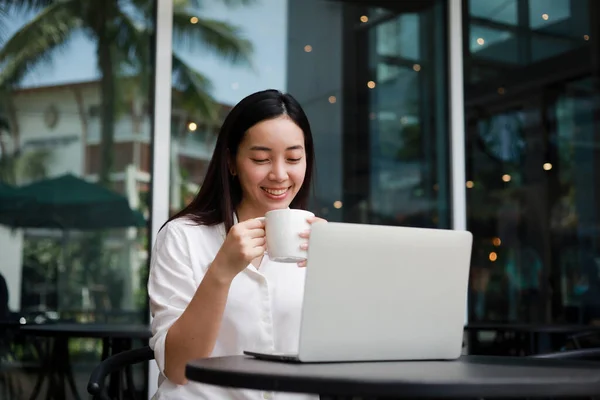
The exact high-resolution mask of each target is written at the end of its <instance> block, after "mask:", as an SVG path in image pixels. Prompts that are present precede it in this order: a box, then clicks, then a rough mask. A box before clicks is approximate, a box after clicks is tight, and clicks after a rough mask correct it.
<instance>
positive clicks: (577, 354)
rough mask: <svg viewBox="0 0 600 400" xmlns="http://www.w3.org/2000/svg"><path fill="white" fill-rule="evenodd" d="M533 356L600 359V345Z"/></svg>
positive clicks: (562, 358)
mask: <svg viewBox="0 0 600 400" xmlns="http://www.w3.org/2000/svg"><path fill="white" fill-rule="evenodd" d="M529 357H532V358H555V359H560V360H582V361H600V347H594V348H589V349H575V350H564V351H556V352H553V353H542V354H534V355H531V356H529Z"/></svg>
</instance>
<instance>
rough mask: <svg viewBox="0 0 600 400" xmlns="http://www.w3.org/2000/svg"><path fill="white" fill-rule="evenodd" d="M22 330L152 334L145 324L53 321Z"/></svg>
mask: <svg viewBox="0 0 600 400" xmlns="http://www.w3.org/2000/svg"><path fill="white" fill-rule="evenodd" d="M21 331H24V332H30V333H32V334H36V335H40V336H69V337H86V338H130V339H148V338H150V337H151V336H152V332H151V330H150V326H148V325H144V324H130V325H125V324H97V323H92V324H85V323H83V324H77V323H60V322H59V323H51V324H39V325H31V324H28V325H22V326H21Z"/></svg>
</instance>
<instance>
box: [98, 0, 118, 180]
mask: <svg viewBox="0 0 600 400" xmlns="http://www.w3.org/2000/svg"><path fill="white" fill-rule="evenodd" d="M110 9H111V7H110V6H108V7H105V8H104V9H103V11H102V12H101V13H102V15H100V16H99V19H100V21H102V22H101V23H99V24H98V30H97V34H98V68H99V70H100V73H101V74H102V76H101V78H100V93H101V97H102V100H101V112H100V118H101V119H100V131H101V136H100V138H101V142H100V157H101V164H100V176H99V181H100V184H102V185H105V186H108V184H109V182H110V173H111V172H112V168H113V163H114V157H113V144H114V130H115V74H114V68H113V58H112V53H111V41H112V39H111V37H112V35H111V32H110V30H109V29H108V23H109V21H110Z"/></svg>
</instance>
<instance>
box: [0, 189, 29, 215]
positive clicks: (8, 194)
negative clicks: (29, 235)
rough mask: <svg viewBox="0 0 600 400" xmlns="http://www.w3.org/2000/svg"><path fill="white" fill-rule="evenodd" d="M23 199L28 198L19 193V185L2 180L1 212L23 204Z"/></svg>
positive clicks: (0, 191)
mask: <svg viewBox="0 0 600 400" xmlns="http://www.w3.org/2000/svg"><path fill="white" fill-rule="evenodd" d="M23 201H26V198H25V197H24V196H23V195H20V194H19V189H18V188H17V187H15V186H12V185H9V184H8V183H4V182H0V213H2V211H7V212H8V211H9V210H11V209H14V208H15V207H19V206H21V202H23Z"/></svg>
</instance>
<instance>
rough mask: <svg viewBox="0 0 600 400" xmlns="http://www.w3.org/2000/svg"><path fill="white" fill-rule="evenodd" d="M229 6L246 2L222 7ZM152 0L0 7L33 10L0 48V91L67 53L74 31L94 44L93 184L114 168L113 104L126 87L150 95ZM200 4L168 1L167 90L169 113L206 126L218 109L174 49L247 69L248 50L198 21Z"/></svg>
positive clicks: (0, 0)
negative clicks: (96, 127)
mask: <svg viewBox="0 0 600 400" xmlns="http://www.w3.org/2000/svg"><path fill="white" fill-rule="evenodd" d="M221 1H223V2H225V3H226V4H227V5H228V6H237V5H243V4H248V3H251V2H252V0H221ZM153 3H154V2H153V1H148V0H101V1H99V0H0V9H2V10H4V12H5V13H9V12H11V11H22V10H26V11H30V12H31V11H34V12H35V13H36V14H35V16H34V17H33V18H32V19H31V20H30V21H29V22H28V23H27V24H25V25H24V26H23V27H22V28H21V29H20V30H19V31H18V32H16V33H15V34H14V35H13V36H12V37H10V38H9V39H8V40H6V42H5V43H4V46H3V47H2V49H0V90H2V89H3V88H4V89H6V88H11V87H14V86H16V85H18V84H19V83H20V82H21V80H22V78H23V77H24V76H25V75H26V74H27V73H28V72H30V71H31V70H32V69H34V68H36V67H37V66H39V65H40V64H42V63H47V62H51V60H52V56H53V55H54V54H55V53H57V52H59V51H60V50H62V49H63V48H64V47H66V46H67V45H68V43H69V40H70V39H71V38H72V37H73V35H74V33H75V32H83V33H84V34H85V35H86V36H87V37H89V38H90V40H91V41H93V42H95V43H96V51H97V62H98V70H99V72H100V74H101V78H100V91H101V96H102V99H101V113H100V126H101V128H100V130H101V159H102V168H101V173H100V182H102V183H104V184H107V183H108V181H109V175H110V171H111V167H112V164H113V149H112V147H113V139H114V127H115V116H116V110H117V107H118V101H119V100H122V99H123V98H124V96H121V95H119V93H118V90H127V88H128V87H130V86H129V85H127V84H123V85H121V84H120V82H121V81H126V82H129V83H133V84H134V85H135V86H136V87H137V88H138V90H142V91H143V92H145V93H146V94H147V93H149V90H148V88H149V85H150V84H151V83H150V82H151V71H150V70H149V68H148V66H149V65H152V60H151V59H150V43H152V38H153V34H154V32H153V7H154V6H153ZM201 3H202V1H201V0H174V13H173V35H174V52H173V60H172V61H173V86H174V88H175V89H177V92H178V95H177V96H174V103H175V106H177V107H180V108H184V109H187V110H190V111H191V112H192V113H195V114H197V113H201V115H200V116H201V117H203V118H204V119H207V120H213V119H214V118H215V117H216V116H217V104H216V102H215V100H214V99H213V98H212V96H211V95H210V93H209V90H210V84H209V80H208V79H207V78H206V77H205V76H203V75H202V74H201V73H200V72H198V71H196V70H194V69H193V68H191V66H190V65H188V64H186V63H185V61H184V60H183V59H182V58H181V57H180V55H179V53H178V51H177V50H179V47H180V45H187V46H188V47H191V48H194V49H208V50H212V51H213V52H215V53H216V54H217V55H219V56H222V57H223V58H224V59H225V60H227V61H229V62H234V63H246V64H248V65H249V64H250V55H251V52H252V45H251V43H250V42H248V41H247V40H245V39H243V38H242V37H241V35H240V32H239V30H238V28H236V27H235V26H233V25H230V24H228V23H225V22H222V21H217V20H213V19H209V18H202V17H201V16H200V15H198V12H196V11H195V10H199V9H200V8H201Z"/></svg>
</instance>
